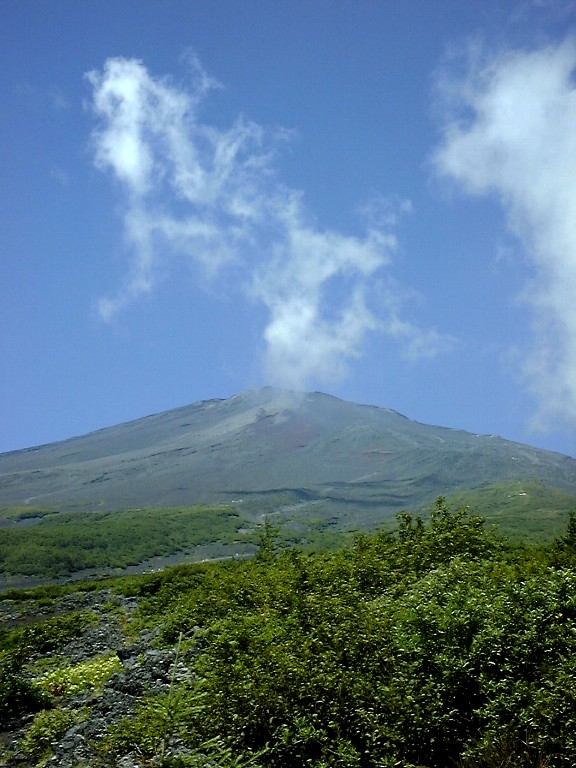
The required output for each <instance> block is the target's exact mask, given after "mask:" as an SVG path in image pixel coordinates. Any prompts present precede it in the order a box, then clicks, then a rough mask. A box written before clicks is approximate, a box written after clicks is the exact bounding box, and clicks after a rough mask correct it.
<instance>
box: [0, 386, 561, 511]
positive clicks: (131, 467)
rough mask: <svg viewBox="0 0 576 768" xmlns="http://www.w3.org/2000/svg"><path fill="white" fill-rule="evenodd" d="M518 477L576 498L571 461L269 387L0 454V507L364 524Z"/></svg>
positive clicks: (379, 411)
mask: <svg viewBox="0 0 576 768" xmlns="http://www.w3.org/2000/svg"><path fill="white" fill-rule="evenodd" d="M528 479H531V480H539V481H541V482H542V483H543V484H544V485H546V486H548V487H552V488H556V489H559V490H562V491H568V492H574V491H575V489H576V461H575V460H574V459H572V458H569V457H567V456H562V455H560V454H557V453H551V452H548V451H544V450H539V449H536V448H532V447H530V446H527V445H522V444H519V443H513V442H510V441H507V440H503V439H501V438H499V437H495V436H492V435H475V434H470V433H468V432H464V431H460V430H454V429H447V428H441V427H434V426H428V425H425V424H420V423H418V422H415V421H411V420H410V419H408V418H406V417H404V416H402V415H400V414H399V413H396V412H395V411H392V410H388V409H386V408H378V407H374V406H366V405H358V404H355V403H350V402H345V401H342V400H339V399H337V398H335V397H332V396H329V395H326V394H322V393H318V392H314V393H295V392H291V391H286V390H278V389H273V388H269V387H266V388H264V389H260V390H254V391H249V392H245V393H243V394H240V395H237V396H235V397H231V398H229V399H225V400H208V401H202V402H198V403H195V404H193V405H189V406H185V407H183V408H178V409H175V410H171V411H167V412H165V413H159V414H156V415H153V416H148V417H146V418H142V419H139V420H137V421H132V422H129V423H126V424H121V425H119V426H115V427H109V428H106V429H101V430H99V431H97V432H92V433H90V434H87V435H83V436H81V437H74V438H72V439H69V440H64V441H61V442H57V443H51V444H49V445H43V446H39V447H35V448H29V449H25V450H19V451H13V452H10V453H4V454H0V506H4V507H6V506H16V505H31V506H58V507H60V508H76V509H77V508H78V507H85V508H87V509H96V508H102V509H110V510H113V509H127V508H134V507H137V508H145V507H169V506H171V507H174V506H179V505H186V504H194V503H200V502H201V503H208V504H222V503H227V504H231V503H234V504H236V505H238V504H244V510H245V511H247V510H248V509H254V510H262V509H266V508H274V509H279V508H280V509H282V510H284V511H292V512H293V513H294V514H295V515H297V516H299V515H302V516H305V515H308V516H310V515H312V514H315V515H320V516H321V517H322V518H324V519H327V518H330V517H331V516H332V517H339V518H342V517H343V516H353V517H354V518H355V519H356V520H361V521H364V522H365V521H366V520H375V519H380V518H386V517H390V515H391V514H392V513H393V512H395V511H397V510H399V509H402V508H408V509H416V508H419V507H421V506H422V505H424V504H427V503H429V502H430V501H432V500H434V499H435V497H436V496H438V495H448V494H450V493H452V492H454V491H457V490H459V489H469V488H479V487H482V486H485V485H486V484H491V483H497V482H502V481H510V480H528ZM303 519H304V518H303Z"/></svg>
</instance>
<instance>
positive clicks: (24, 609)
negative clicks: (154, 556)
mask: <svg viewBox="0 0 576 768" xmlns="http://www.w3.org/2000/svg"><path fill="white" fill-rule="evenodd" d="M40 602H41V601H38V602H37V603H34V604H30V602H27V603H26V604H19V605H16V604H14V602H13V601H11V600H0V623H1V625H2V626H4V627H10V626H20V625H22V624H23V623H26V624H29V623H33V622H36V621H39V620H42V619H45V618H48V617H49V616H50V615H51V614H53V613H54V606H48V607H47V606H46V605H41V604H40ZM136 608H137V600H136V599H135V598H127V597H122V596H119V595H116V594H113V593H112V592H111V591H110V590H100V591H94V592H78V593H74V594H70V595H66V596H65V597H63V598H61V599H60V600H59V601H58V603H57V613H58V614H59V615H60V614H65V613H69V612H71V611H78V610H82V611H89V612H90V613H92V614H94V616H95V617H96V619H97V623H96V621H95V623H94V626H90V627H88V628H87V629H86V631H85V632H84V634H83V635H82V636H81V637H78V638H76V639H74V640H72V641H71V642H69V643H68V644H67V645H65V646H63V647H62V648H59V649H58V654H59V655H60V654H61V655H63V656H65V657H66V659H67V660H68V661H69V663H70V665H77V664H79V663H81V662H86V661H89V660H91V659H98V658H99V657H103V656H104V655H106V654H110V653H111V652H112V653H115V654H116V656H117V658H118V660H119V662H120V663H119V664H118V671H116V672H114V673H113V674H112V675H111V677H109V679H108V680H107V681H106V683H105V684H104V686H103V688H101V689H93V688H87V689H86V690H81V691H79V692H77V693H75V694H74V695H71V696H63V697H61V700H59V701H58V702H57V705H58V706H60V707H61V708H62V709H63V710H65V711H72V712H82V713H83V718H84V719H82V721H81V722H79V723H77V724H75V725H73V726H72V727H70V728H69V729H68V730H67V731H66V732H65V733H63V734H62V735H61V736H60V737H59V738H58V740H57V741H55V742H53V743H51V744H50V748H49V750H47V754H45V755H44V756H43V757H42V759H41V760H39V761H37V760H35V759H34V760H31V758H30V757H28V756H26V755H25V754H23V751H22V744H23V743H24V742H23V739H24V738H25V735H26V733H27V730H28V729H29V727H30V725H31V724H32V722H33V721H34V717H35V716H34V714H32V713H30V714H27V715H25V716H24V717H22V718H14V719H11V720H10V719H9V720H8V721H7V722H4V723H1V722H0V766H2V768H22V766H35V765H39V764H41V765H47V766H58V768H82V767H84V766H90V767H91V768H94V766H105V765H115V766H118V768H139V766H143V765H150V764H151V763H150V761H148V762H143V761H142V760H141V759H140V757H139V756H138V755H136V754H128V755H125V756H123V757H121V758H117V759H115V760H114V761H113V762H110V761H106V759H105V758H103V757H102V755H101V754H98V749H97V747H98V743H99V742H100V741H101V740H102V738H103V736H104V734H105V733H106V731H107V730H108V728H109V727H110V726H111V725H113V724H116V723H118V721H119V720H120V719H121V718H123V717H126V716H127V715H130V714H131V713H133V712H134V711H135V710H136V708H137V707H138V705H139V703H141V702H142V701H143V697H144V696H145V695H146V696H150V695H154V694H162V693H168V692H169V691H170V690H171V686H174V684H178V683H180V682H183V681H185V680H188V679H191V677H192V673H191V672H190V671H189V667H188V665H187V662H189V660H190V659H189V658H186V655H185V654H183V653H180V654H178V651H177V649H176V648H170V649H158V648H155V647H154V641H155V640H156V638H157V635H158V630H155V631H149V630H144V631H141V632H139V633H137V634H133V633H131V631H130V622H131V617H132V615H133V613H134V611H135V609H136ZM189 653H190V652H189ZM45 655H46V656H53V655H54V652H50V653H49V654H45ZM41 660H42V654H35V656H33V657H32V658H31V659H30V661H31V662H38V661H41ZM166 749H167V750H168V751H169V752H170V753H171V754H173V755H178V754H181V755H185V754H186V753H187V750H186V748H185V747H184V746H183V745H181V744H178V743H176V742H175V743H171V744H168V745H166Z"/></svg>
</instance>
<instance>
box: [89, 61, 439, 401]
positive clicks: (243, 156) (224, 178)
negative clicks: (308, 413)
mask: <svg viewBox="0 0 576 768" xmlns="http://www.w3.org/2000/svg"><path fill="white" fill-rule="evenodd" d="M189 63H190V65H191V67H190V69H191V77H190V82H189V83H188V85H187V87H186V89H184V88H183V87H181V86H178V85H176V84H175V83H174V82H172V81H170V80H168V79H160V78H154V77H152V76H151V75H150V74H149V72H148V71H147V69H146V67H145V66H144V64H143V63H142V62H140V61H136V60H133V59H122V58H115V59H109V60H108V61H106V63H105V65H104V67H103V69H102V71H93V72H90V73H88V74H87V79H88V82H89V84H90V86H91V88H92V102H91V107H92V110H93V113H94V115H95V117H96V119H97V121H98V122H97V127H96V128H95V130H94V132H93V136H92V142H93V152H94V161H95V163H96V165H97V167H98V168H100V169H101V170H102V171H106V172H111V173H112V175H113V177H114V178H115V179H116V181H118V182H119V183H120V187H121V190H122V195H123V198H122V199H123V205H124V230H125V237H126V241H127V244H128V248H129V252H130V254H131V257H132V265H131V272H130V275H129V277H128V279H127V281H126V282H125V284H124V285H123V286H122V287H121V288H120V290H119V291H118V292H117V293H115V294H114V295H112V296H108V297H105V298H103V299H101V300H100V302H99V312H100V315H101V317H102V318H103V319H104V320H107V321H109V320H111V319H112V318H114V317H115V316H116V315H117V314H118V313H119V312H120V311H121V310H122V309H123V308H125V307H126V306H127V305H128V304H129V303H130V302H132V301H134V300H136V299H137V298H138V297H139V296H141V295H143V294H145V293H148V292H150V291H151V290H152V289H153V288H154V285H155V283H156V282H157V279H158V277H157V275H158V272H159V270H160V269H165V268H166V265H167V264H168V263H169V260H170V259H171V258H174V257H186V258H189V259H191V260H192V261H193V262H194V263H195V264H196V265H197V266H199V267H200V268H201V270H202V271H203V273H204V275H205V277H206V278H207V279H212V280H214V279H216V278H221V277H222V276H223V275H225V274H226V271H227V270H231V269H234V270H235V274H237V275H240V279H239V280H237V283H238V285H240V286H242V290H243V291H244V292H245V295H246V298H248V299H251V300H252V301H257V302H261V303H262V304H263V305H264V306H265V307H266V309H267V311H268V314H269V320H268V322H267V324H266V327H265V328H264V329H263V340H264V346H265V367H266V370H267V375H268V378H269V380H271V381H274V382H275V383H279V384H284V385H288V386H292V387H295V388H303V387H305V386H306V385H307V384H309V383H310V382H311V381H314V380H322V381H329V380H331V379H335V378H338V377H340V376H341V375H343V374H344V373H345V371H346V368H347V365H348V363H349V361H350V360H351V359H353V358H354V357H357V356H359V355H360V354H361V350H362V345H363V341H364V339H365V336H366V334H367V333H368V332H370V331H376V330H378V331H380V332H381V333H388V334H389V336H391V337H393V338H394V339H396V340H397V341H399V342H401V343H403V344H405V345H407V346H409V347H410V349H411V350H412V353H413V354H414V355H415V356H417V355H418V348H419V347H420V348H421V349H422V351H423V352H424V348H426V351H427V352H428V353H430V352H432V351H433V350H434V349H435V346H434V344H432V343H431V342H432V337H431V336H430V332H429V331H421V330H420V329H419V328H418V327H417V326H415V325H411V324H410V323H408V322H407V321H403V320H401V319H400V318H399V317H398V304H397V302H396V301H394V300H393V297H388V296H387V297H386V299H385V300H384V301H382V300H381V301H380V304H379V306H378V310H377V312H376V311H375V310H374V309H372V308H371V300H373V298H374V297H373V296H372V294H373V291H374V286H375V285H376V284H377V281H378V280H379V279H380V277H381V275H382V272H383V270H384V268H386V267H387V266H388V265H389V264H390V260H391V256H392V254H393V253H394V250H395V248H396V238H395V236H394V234H393V232H392V230H393V228H394V225H395V223H396V218H397V215H398V213H399V212H402V211H406V210H408V209H409V203H408V202H406V201H399V202H397V203H394V204H393V205H392V204H389V205H387V206H383V205H382V203H381V201H380V202H379V203H378V205H377V204H376V203H372V204H371V205H369V206H368V207H367V208H366V211H364V213H365V215H366V220H367V225H366V230H365V231H364V232H363V233H362V234H361V235H355V236H353V235H350V234H344V233H341V232H336V231H333V230H323V229H321V228H320V227H318V226H317V224H316V222H315V221H314V220H313V218H312V216H311V215H310V213H309V212H308V211H307V210H306V207H305V205H304V201H303V195H302V194H301V193H300V192H297V191H295V190H291V189H288V188H286V187H285V186H283V185H282V184H281V183H280V181H279V180H278V179H277V175H276V172H275V168H274V157H275V154H276V152H277V151H278V149H279V146H280V145H281V144H282V142H283V141H285V140H286V137H287V133H286V132H285V131H274V132H272V131H270V132H269V131H266V130H264V129H263V128H262V127H261V126H259V125H256V124H255V123H253V122H250V121H248V120H245V119H243V118H238V119H237V120H236V121H235V122H234V124H233V125H232V126H231V127H230V128H229V129H228V130H222V129H219V128H216V127H214V126H211V125H209V124H207V123H206V122H204V121H203V120H202V119H201V115H200V107H201V105H202V102H203V100H204V98H205V96H206V95H207V94H208V92H209V91H211V90H212V89H214V88H217V87H219V85H218V83H217V82H216V81H215V80H214V79H212V78H211V77H209V76H208V75H207V74H206V73H205V72H204V70H203V69H202V67H201V65H200V64H199V62H198V61H197V59H195V58H194V57H190V59H189ZM435 338H436V337H435ZM437 338H438V339H440V337H439V336H438V337H437ZM439 346H441V345H436V348H439Z"/></svg>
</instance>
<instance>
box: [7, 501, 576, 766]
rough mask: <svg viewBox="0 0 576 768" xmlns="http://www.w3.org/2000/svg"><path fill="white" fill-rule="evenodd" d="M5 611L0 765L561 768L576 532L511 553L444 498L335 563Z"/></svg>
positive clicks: (252, 564)
mask: <svg viewBox="0 0 576 768" xmlns="http://www.w3.org/2000/svg"><path fill="white" fill-rule="evenodd" d="M275 533H276V532H275V529H274V526H273V525H272V524H271V523H270V521H266V522H265V524H264V525H262V526H260V528H259V530H258V542H259V549H258V554H257V557H256V558H255V559H253V560H251V561H242V560H232V561H227V562H219V563H203V564H197V565H186V566H178V567H176V568H172V569H168V570H166V571H164V572H162V573H154V574H147V575H141V576H135V577H130V578H123V579H118V580H116V581H107V582H98V583H91V584H80V585H78V586H76V587H75V588H73V587H70V586H68V587H59V588H57V587H50V588H42V589H37V590H28V591H26V592H16V591H14V592H11V593H8V594H6V595H5V596H4V599H2V600H0V615H1V616H2V618H3V624H2V629H1V630H0V723H2V724H3V726H2V728H1V729H0V747H1V746H2V744H3V745H4V748H3V749H0V755H1V756H0V766H2V768H17V766H22V765H26V766H38V768H40V766H43V765H45V764H47V761H48V760H51V763H50V764H56V765H58V766H59V768H81V767H83V766H86V768H88V766H90V768H106V766H130V768H145V766H152V765H154V766H159V768H187V767H190V768H200V767H202V768H247V766H253V768H285V767H286V766H290V767H291V768H415V766H421V767H425V768H497V767H499V768H501V767H502V766H514V767H515V768H563V767H564V766H569V765H571V764H572V761H573V758H574V755H575V754H576V729H575V728H574V713H575V712H576V693H575V692H576V667H575V665H574V658H575V655H576V516H575V515H574V514H572V515H571V516H570V518H569V523H568V525H567V526H566V527H565V531H564V533H563V535H562V536H561V537H560V538H558V539H557V540H556V541H554V542H552V543H551V544H549V545H548V546H545V547H544V546H531V547H528V546H523V547H516V546H514V545H513V544H510V543H508V542H507V541H506V540H505V539H503V538H501V537H499V536H496V535H495V534H494V533H492V532H491V530H490V529H489V528H487V527H486V526H485V525H484V523H483V521H482V519H481V518H479V517H477V516H475V515H473V514H471V513H470V512H467V511H466V510H464V509H460V510H457V511H451V510H450V509H449V508H448V507H447V506H446V504H445V502H444V500H442V499H439V500H438V502H437V504H436V505H435V507H434V508H433V510H432V511H431V513H430V519H429V521H428V522H427V521H426V520H425V519H423V518H421V517H418V516H415V515H412V514H409V513H403V514H400V515H398V517H397V521H396V527H395V530H394V531H389V530H382V531H379V532H375V533H374V534H372V535H358V536H357V537H356V539H355V541H354V542H353V543H351V545H349V546H347V547H344V548H340V549H338V550H336V551H333V552H330V553H327V552H324V553H317V554H305V553H304V552H302V551H297V550H290V551H284V552H282V551H280V550H279V549H278V546H277V540H276V536H275Z"/></svg>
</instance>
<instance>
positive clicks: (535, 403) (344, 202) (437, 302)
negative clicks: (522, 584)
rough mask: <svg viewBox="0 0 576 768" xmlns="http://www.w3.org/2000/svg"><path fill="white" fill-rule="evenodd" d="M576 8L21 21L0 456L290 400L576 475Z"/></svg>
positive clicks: (7, 89) (337, 1) (169, 5)
mask: <svg viewBox="0 0 576 768" xmlns="http://www.w3.org/2000/svg"><path fill="white" fill-rule="evenodd" d="M575 69H576V3H574V2H567V1H565V2H561V1H560V0H558V1H555V0H549V1H548V2H547V1H546V0H539V1H537V0H526V1H524V0H519V1H518V2H515V1H513V0H511V1H510V2H504V3H503V2H489V1H486V0H482V2H480V1H475V0H467V2H462V1H461V0H435V1H434V2H432V1H431V0H402V2H399V1H398V2H396V0H381V1H379V2H376V1H375V0H371V1H370V2H368V1H367V0H347V1H346V2H344V1H342V0H331V1H330V2H326V1H324V0H312V1H307V2H301V1H300V0H243V2H238V0H210V2H204V1H202V0H194V1H193V2H189V1H188V0H163V2H152V1H151V0H137V1H136V2H132V1H128V0H120V1H119V0H114V1H113V2H110V1H109V0H99V2H97V3H95V2H92V1H91V0H90V1H88V0H67V1H65V2H64V1H63V0H51V2H49V3H47V2H40V0H34V1H33V2H32V1H31V0H4V2H2V3H1V4H0V89H1V90H0V95H1V99H2V107H3V108H2V110H1V112H0V290H1V291H2V301H1V302H0V355H1V360H2V368H1V374H0V451H8V450H14V449H18V448H24V447H29V446H33V445H39V444H42V443H47V442H51V441H54V440H59V439H64V438H67V437H71V436H73V435H78V434H82V433H85V432H88V431H91V430H95V429H98V428H101V427H104V426H108V425H112V424H116V423H119V422H122V421H128V420H130V419H135V418H139V417H141V416H145V415H148V414H151V413H156V412H159V411H163V410H167V409H170V408H174V407H177V406H180V405H185V404H188V403H191V402H195V401H197V400H203V399H210V398H215V397H228V396H231V395H233V394H237V393H239V392H241V391H243V390H245V389H249V388H254V387H259V386H263V385H266V384H273V385H277V386H285V387H290V388H295V389H305V390H308V389H314V390H322V391H326V392H329V393H331V394H334V395H336V396H339V397H342V398H345V399H349V400H354V401H356V402H363V403H369V404H375V405H381V406H384V407H388V408H393V409H395V410H398V411H400V412H401V413H404V414H405V415H407V416H409V417H410V418H413V419H417V420H419V421H423V422H426V423H433V424H438V425H442V426H448V427H454V428H459V429H466V430H468V431H471V432H475V433H490V434H498V435H501V436H503V437H506V438H508V439H512V440H517V441H521V442H528V443H531V444H533V445H539V446H542V447H545V448H549V449H551V450H557V451H561V452H563V453H568V454H570V455H576V437H575V435H576V432H575V427H576V301H575V300H574V299H575V297H576V223H575V222H576V90H575V82H576V81H575V79H574V71H575Z"/></svg>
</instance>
